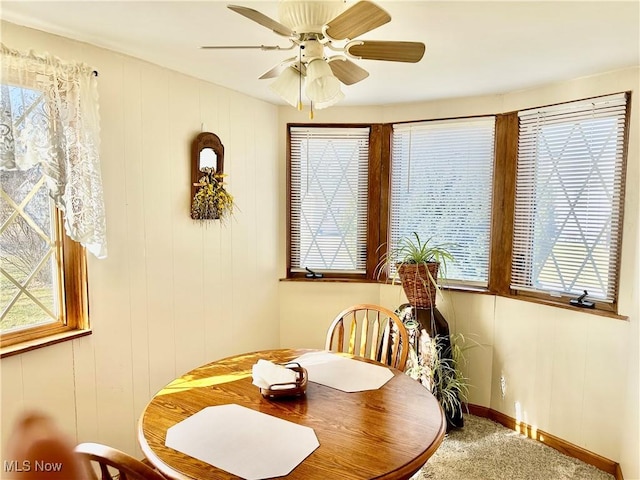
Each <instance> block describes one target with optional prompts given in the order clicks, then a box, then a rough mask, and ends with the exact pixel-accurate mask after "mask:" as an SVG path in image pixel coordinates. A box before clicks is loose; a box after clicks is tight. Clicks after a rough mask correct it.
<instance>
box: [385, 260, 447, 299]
mask: <svg viewBox="0 0 640 480" xmlns="http://www.w3.org/2000/svg"><path fill="white" fill-rule="evenodd" d="M396 267H397V269H398V275H399V277H400V281H401V282H402V289H403V290H404V293H405V295H406V296H407V300H409V303H410V304H411V305H412V306H414V307H417V308H431V307H432V305H433V306H435V303H436V292H437V287H436V285H435V282H436V281H437V280H438V267H440V263H438V262H428V263H426V264H425V263H400V264H398V265H397V266H396ZM427 269H428V270H427ZM427 272H429V273H427ZM429 274H430V275H429Z"/></svg>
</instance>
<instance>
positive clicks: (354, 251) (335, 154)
mask: <svg viewBox="0 0 640 480" xmlns="http://www.w3.org/2000/svg"><path fill="white" fill-rule="evenodd" d="M369 134H370V128H369V127H368V126H366V127H306V126H290V127H289V189H290V192H289V199H290V205H289V214H290V215H289V221H290V246H289V248H290V252H289V262H290V264H289V268H288V270H289V273H290V274H295V273H303V272H305V269H306V268H309V269H311V270H313V271H319V272H331V274H332V275H333V276H339V275H341V274H347V275H348V274H359V275H364V274H366V270H367V229H368V225H367V221H368V212H367V204H368V202H367V199H368V195H369V188H368V187H369ZM294 276H295V275H294Z"/></svg>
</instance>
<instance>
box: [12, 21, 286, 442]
mask: <svg viewBox="0 0 640 480" xmlns="http://www.w3.org/2000/svg"><path fill="white" fill-rule="evenodd" d="M2 41H3V43H5V44H6V45H7V46H9V47H11V48H16V49H19V50H29V49H34V50H35V51H37V52H45V51H48V52H50V53H52V54H54V55H56V56H58V57H60V58H62V59H64V60H69V61H71V60H75V61H84V62H86V63H88V64H89V65H91V66H92V67H93V68H95V69H96V70H98V72H99V78H98V84H99V95H100V115H101V127H102V128H101V162H102V175H103V182H104V194H105V203H106V211H107V235H108V248H109V256H108V258H107V259H106V260H95V259H94V258H89V265H88V270H89V301H90V318H91V326H92V329H93V334H92V335H90V336H88V337H84V338H80V339H77V340H73V341H71V342H66V343H62V344H58V345H54V346H51V347H47V348H43V349H40V350H35V351H32V352H28V353H25V354H22V355H17V356H13V357H8V358H5V359H3V360H2V361H1V362H0V373H1V375H2V376H1V377H0V381H1V382H2V384H1V386H2V444H3V446H4V445H6V439H7V435H8V433H9V430H10V427H11V424H12V422H13V419H14V418H15V415H16V414H17V413H18V412H20V411H21V410H22V409H24V408H42V409H45V410H47V411H49V412H51V413H52V414H53V415H54V416H55V418H56V419H58V421H59V422H60V423H61V425H62V426H63V427H64V429H65V430H66V431H67V432H69V433H70V434H71V435H72V436H73V437H74V438H76V439H77V440H78V441H98V442H104V443H107V444H109V445H112V446H115V447H117V448H120V449H123V450H125V451H127V452H130V453H133V454H138V455H140V453H139V450H138V447H137V442H136V437H135V434H136V422H137V419H138V416H139V415H140V413H141V411H142V410H143V408H144V406H145V405H146V403H147V401H148V400H149V399H150V398H151V396H152V395H153V394H154V393H155V392H156V391H157V390H159V389H160V388H161V387H162V386H164V385H165V384H166V383H167V382H169V381H170V380H172V379H174V378H175V377H176V376H178V375H180V374H182V373H184V372H185V371H188V370H190V369H192V368H194V367H196V366H198V365H200V364H202V363H205V362H207V361H211V360H215V359H218V358H222V357H224V356H227V355H231V354H235V353H238V352H242V351H249V350H260V349H266V348H273V347H277V346H278V343H279V319H278V273H277V258H276V255H275V252H276V249H277V241H278V239H277V235H278V189H279V184H278V182H279V177H278V170H277V168H278V162H277V149H278V148H277V108H276V107H274V106H272V105H269V104H267V103H264V102H261V101H258V100H255V99H252V98H249V97H246V96H244V95H241V94H238V93H236V92H233V91H230V90H227V89H224V88H221V87H218V86H216V85H212V84H209V83H207V82H204V81H201V80H198V79H195V78H192V77H188V76H185V75H182V74H178V73H176V72H173V71H170V70H167V69H164V68H161V67H158V66H155V65H151V64H149V63H146V62H142V61H140V60H137V59H134V58H131V57H127V56H124V55H121V54H118V53H115V52H111V51H108V50H104V49H99V48H96V47H93V46H90V45H87V44H83V43H80V42H75V41H71V40H68V39H64V38H62V37H57V36H54V35H49V34H45V33H42V32H39V31H36V30H31V29H27V28H23V27H19V26H16V25H12V24H8V23H3V24H2ZM202 126H204V128H205V129H207V130H209V131H213V132H214V133H216V134H217V135H218V136H219V137H220V139H221V140H222V142H223V143H224V146H225V173H228V177H226V178H225V180H226V181H227V186H228V189H229V191H230V192H231V193H232V194H233V195H234V197H235V199H236V202H237V206H238V209H237V211H236V214H235V218H233V219H231V220H230V221H229V222H228V223H227V224H221V223H220V222H219V221H208V222H197V221H194V220H191V218H190V203H189V195H190V182H191V177H190V145H191V140H192V138H193V137H194V136H195V135H196V134H198V133H199V132H200V131H201V128H202Z"/></svg>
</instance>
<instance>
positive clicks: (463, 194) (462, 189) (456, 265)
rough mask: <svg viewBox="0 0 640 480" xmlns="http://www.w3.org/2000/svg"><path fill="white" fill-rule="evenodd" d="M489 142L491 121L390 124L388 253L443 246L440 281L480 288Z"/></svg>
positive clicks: (485, 269)
mask: <svg viewBox="0 0 640 480" xmlns="http://www.w3.org/2000/svg"><path fill="white" fill-rule="evenodd" d="M494 136H495V118H494V117H482V118H468V119H456V120H443V121H427V122H417V123H406V124H396V125H393V139H392V149H391V216H390V246H391V248H395V247H396V246H397V243H398V241H399V239H400V238H403V237H407V236H410V235H411V234H412V232H416V233H418V234H419V235H420V237H421V238H422V239H423V240H426V239H429V238H433V239H434V241H436V243H449V244H451V248H450V250H451V253H452V255H453V257H454V258H455V261H454V262H450V263H449V264H447V271H446V273H445V276H446V278H447V281H448V282H453V283H464V284H466V285H479V286H483V287H486V286H487V282H488V278H489V250H490V236H491V198H492V188H493V185H492V181H493V159H494Z"/></svg>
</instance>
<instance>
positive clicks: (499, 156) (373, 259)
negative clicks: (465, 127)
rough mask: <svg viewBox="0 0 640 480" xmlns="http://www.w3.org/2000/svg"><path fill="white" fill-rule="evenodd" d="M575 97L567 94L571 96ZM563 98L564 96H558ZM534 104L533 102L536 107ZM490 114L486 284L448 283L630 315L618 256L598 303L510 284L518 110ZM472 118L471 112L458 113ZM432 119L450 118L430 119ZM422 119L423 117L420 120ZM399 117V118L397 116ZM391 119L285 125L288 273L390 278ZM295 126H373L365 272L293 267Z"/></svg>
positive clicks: (561, 305) (298, 276)
mask: <svg viewBox="0 0 640 480" xmlns="http://www.w3.org/2000/svg"><path fill="white" fill-rule="evenodd" d="M626 94H627V96H628V103H627V114H626V123H625V134H624V135H625V141H624V146H623V148H624V152H623V173H622V192H621V200H620V202H621V204H620V211H621V224H623V223H624V218H623V217H624V197H625V178H626V163H627V150H628V141H629V124H630V108H629V106H630V104H631V101H630V98H631V92H626ZM569 101H571V100H568V101H567V102H569ZM560 103H565V102H560ZM532 108H535V107H532ZM486 115H493V116H495V117H496V127H495V149H494V151H495V158H494V162H495V163H494V178H493V199H492V218H491V233H490V234H491V239H490V246H489V279H488V284H487V287H486V288H478V287H473V286H465V285H458V284H456V285H452V286H450V287H447V286H446V285H445V286H444V288H445V289H447V288H450V289H452V290H457V291H468V292H474V293H483V294H489V295H497V296H501V297H506V298H514V299H518V300H523V301H528V302H533V303H538V304H542V305H550V306H554V307H558V308H564V309H569V310H572V311H580V312H583V313H590V314H595V315H600V316H606V317H611V318H617V319H626V318H627V317H626V316H623V315H620V314H619V313H618V296H619V292H620V288H619V287H620V261H621V260H620V259H621V257H622V255H619V258H618V265H617V269H616V277H617V278H616V283H617V289H616V290H617V294H616V299H615V301H614V302H613V303H604V302H595V308H593V309H585V308H580V307H576V306H572V305H570V304H569V300H570V299H571V298H573V297H572V296H567V295H563V296H551V294H545V293H537V292H528V291H523V290H520V291H516V290H513V289H511V287H510V285H511V263H512V250H513V245H512V242H513V228H514V213H515V188H516V173H517V161H518V135H519V132H518V111H513V112H507V113H494V112H487V113H486ZM457 118H468V117H457ZM430 120H434V121H435V120H446V118H443V119H440V118H438V119H429V120H422V121H430ZM417 121H420V120H417ZM395 123H397V122H395ZM392 125H393V124H392V123H384V124H288V125H287V252H286V254H287V257H286V258H287V279H296V280H297V279H300V280H306V281H322V280H326V281H341V280H342V281H349V280H353V281H369V282H386V281H387V280H388V278H387V277H386V275H385V272H377V271H376V266H377V265H378V264H379V262H380V261H381V259H382V258H384V254H385V251H386V243H387V238H388V233H389V214H390V209H389V204H390V191H391V186H390V180H391V137H392V134H393V128H392ZM291 126H313V127H349V126H354V127H362V126H369V127H370V128H371V134H370V139H369V189H370V191H369V200H368V201H369V205H368V215H369V217H368V218H369V226H368V232H367V249H368V250H367V251H368V255H367V272H366V274H365V275H358V274H353V275H349V274H342V275H331V276H330V277H328V278H325V279H320V280H318V279H307V278H305V276H304V273H296V272H291V261H290V253H291V238H290V235H289V232H290V227H291V209H290V201H289V199H290V193H291V185H290V176H289V172H290V168H291V156H290V147H291V139H290V135H289V127H291ZM618 242H619V243H620V248H621V245H622V229H621V231H620V235H619V238H618Z"/></svg>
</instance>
